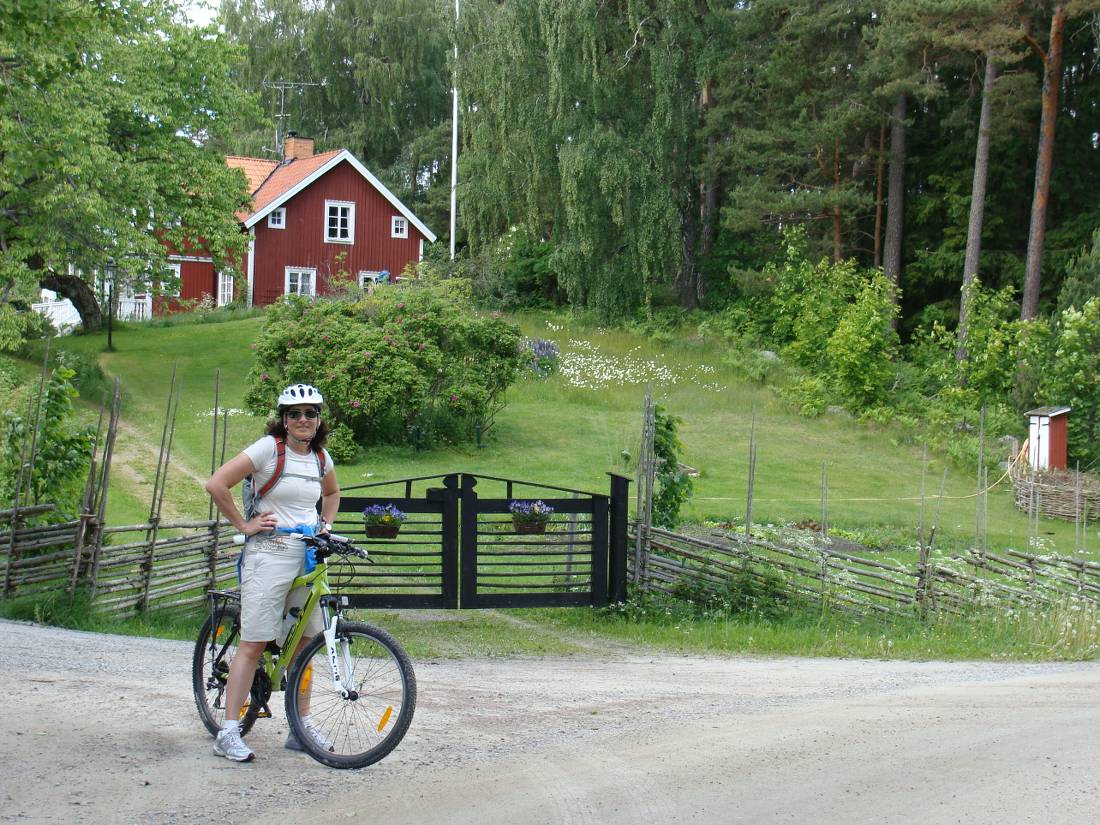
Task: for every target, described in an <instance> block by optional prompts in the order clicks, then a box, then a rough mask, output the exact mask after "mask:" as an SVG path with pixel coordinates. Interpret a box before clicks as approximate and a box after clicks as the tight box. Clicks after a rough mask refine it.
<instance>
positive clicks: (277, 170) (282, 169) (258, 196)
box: [225, 149, 342, 220]
mask: <svg viewBox="0 0 1100 825" xmlns="http://www.w3.org/2000/svg"><path fill="white" fill-rule="evenodd" d="M341 151H342V150H340V149H336V150H334V151H332V152H322V153H321V154H319V155H314V156H313V157H309V158H292V159H291V160H286V161H283V162H282V163H280V162H279V161H277V160H266V159H264V158H244V157H239V156H236V155H230V156H229V157H227V158H226V159H225V163H226V165H227V166H229V167H231V168H235V169H241V170H243V171H244V173H245V176H246V177H247V178H248V188H249V190H250V191H251V192H252V209H251V211H248V212H238V213H237V217H238V218H240V219H241V220H245V219H247V218H248V216H249V215H254V214H256V213H257V212H259V211H261V210H262V209H263V208H264V207H265V206H267V205H268V204H269V203H271V202H272V201H275V200H278V199H279V198H280V197H281V196H282V195H283V194H284V193H285V192H286V191H287V190H289V189H293V188H294V187H295V186H297V185H298V184H299V183H301V182H302V181H303V180H305V179H306V178H308V177H309V176H310V175H312V174H313V173H314V172H316V171H317V170H318V169H320V168H321V167H322V166H324V165H325V164H326V163H328V162H329V161H330V160H332V159H333V158H334V157H336V156H337V155H338V154H340V152H341Z"/></svg>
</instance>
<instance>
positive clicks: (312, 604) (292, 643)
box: [260, 559, 351, 699]
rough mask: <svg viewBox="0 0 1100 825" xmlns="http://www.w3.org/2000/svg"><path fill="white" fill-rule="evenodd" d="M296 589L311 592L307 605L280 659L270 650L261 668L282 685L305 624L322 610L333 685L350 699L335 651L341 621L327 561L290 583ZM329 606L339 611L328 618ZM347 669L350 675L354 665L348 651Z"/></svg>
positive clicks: (280, 654)
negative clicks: (330, 586) (329, 584)
mask: <svg viewBox="0 0 1100 825" xmlns="http://www.w3.org/2000/svg"><path fill="white" fill-rule="evenodd" d="M295 587H305V588H306V589H307V590H308V595H307V596H306V601H305V604H303V605H302V609H301V612H300V613H299V614H298V620H297V621H296V622H294V626H293V627H291V628H290V632H289V633H288V634H287V637H286V640H285V641H284V642H283V644H282V648H281V650H280V653H279V656H278V659H277V660H276V657H275V656H274V655H272V654H271V652H270V651H266V650H265V651H264V653H263V655H262V656H261V658H260V662H261V666H262V667H263V669H264V671H265V672H266V673H267V675H268V678H270V679H271V684H272V685H278V684H281V682H282V676H283V675H284V674H285V673H286V671H287V670H288V669H289V668H290V665H291V662H292V661H293V658H294V652H295V651H297V649H298V645H299V644H301V641H302V638H303V637H304V635H305V630H306V622H307V621H308V620H309V617H310V616H311V615H313V611H314V610H315V609H316V608H318V607H320V610H321V620H322V622H323V626H324V630H323V631H322V632H323V633H324V637H325V646H326V647H327V648H328V656H329V665H330V666H331V668H332V686H333V688H334V689H335V690H336V692H337V693H339V694H340V695H341V696H343V697H344V698H345V699H347V698H348V696H349V695H350V694H351V691H350V690H349V689H348V688H346V687H344V684H343V680H342V679H341V678H340V657H339V656H338V654H337V651H336V629H337V625H338V623H339V619H340V604H339V603H338V602H337V601H336V599H337V597H336V596H333V594H332V590H331V588H329V586H328V559H325V560H323V561H320V562H318V563H317V569H316V570H314V571H313V572H312V573H307V574H306V575H304V576H298V577H297V578H296V579H294V581H293V582H292V583H291V589H292V590H293V589H294V588H295ZM330 606H332V607H335V608H336V610H335V615H333V616H330V615H329V607H330ZM344 670H345V672H346V673H350V672H351V662H350V661H348V660H347V651H346V650H345V651H344Z"/></svg>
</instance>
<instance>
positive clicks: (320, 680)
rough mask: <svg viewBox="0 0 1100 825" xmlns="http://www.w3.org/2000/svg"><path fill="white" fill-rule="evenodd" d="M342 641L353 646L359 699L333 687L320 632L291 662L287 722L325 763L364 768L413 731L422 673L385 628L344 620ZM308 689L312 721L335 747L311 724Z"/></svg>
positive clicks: (353, 675)
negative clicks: (306, 716) (303, 698)
mask: <svg viewBox="0 0 1100 825" xmlns="http://www.w3.org/2000/svg"><path fill="white" fill-rule="evenodd" d="M336 639H337V644H338V645H340V644H348V645H350V646H351V647H350V650H349V651H348V655H349V657H350V659H351V662H352V667H351V670H352V673H351V678H350V680H349V681H350V682H351V685H350V686H351V687H353V689H354V690H355V691H356V697H355V698H352V699H345V698H344V697H343V696H342V695H340V694H338V693H337V692H336V691H335V689H334V688H333V686H332V679H331V676H330V674H331V666H330V664H329V659H328V648H327V647H326V645H325V637H324V634H322V633H318V634H317V635H316V636H314V637H313V638H312V639H311V640H310V641H309V643H308V644H307V646H306V647H305V648H304V649H303V650H302V652H301V654H300V655H299V656H298V657H296V658H295V660H294V662H293V664H292V666H291V671H290V676H289V677H288V679H287V689H286V715H287V720H288V721H289V722H290V729H291V730H292V731H293V732H294V734H295V735H296V736H297V737H298V741H299V742H300V743H301V744H302V747H303V749H304V750H305V751H306V752H307V753H308V754H309V755H310V756H312V757H313V758H314V759H316V760H317V761H318V762H320V763H321V764H323V765H328V766H329V767H331V768H364V767H366V766H367V765H372V764H374V763H375V762H377V761H378V760H380V759H382V758H384V757H385V756H386V755H388V754H389V753H390V752H391V751H392V750H393V749H394V748H396V747H397V746H398V744H399V743H400V742H401V740H402V739H403V738H404V736H405V733H406V732H407V731H408V729H409V725H410V724H411V723H412V717H413V712H414V711H415V710H416V675H415V674H414V673H413V667H412V662H411V661H410V660H409V656H408V654H407V653H405V649H404V648H403V647H401V645H400V643H399V642H398V641H397V640H396V639H394V638H393V636H391V635H390V634H389V633H387V632H386V631H385V630H382V629H380V628H377V627H374V626H373V625H369V624H365V623H362V622H341V623H340V626H339V629H338V631H337V634H336ZM341 668H343V665H341ZM314 673H317V674H318V675H317V677H316V678H315V677H314V676H313V674H314ZM321 674H323V675H321ZM305 691H308V692H309V693H310V700H309V701H310V719H311V721H312V723H313V725H314V726H315V727H316V729H317V730H318V731H319V732H320V733H321V735H322V736H323V737H325V739H326V740H327V742H328V744H329V745H330V747H331V750H328V749H326V748H324V747H322V745H321V744H320V743H318V742H317V741H316V740H315V739H314V738H313V736H312V735H311V734H310V733H309V732H308V731H307V730H306V728H305V724H304V722H303V721H302V713H301V709H300V708H299V706H298V701H297V698H298V695H299V693H302V692H305Z"/></svg>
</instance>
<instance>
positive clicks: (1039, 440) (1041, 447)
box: [1027, 407, 1070, 470]
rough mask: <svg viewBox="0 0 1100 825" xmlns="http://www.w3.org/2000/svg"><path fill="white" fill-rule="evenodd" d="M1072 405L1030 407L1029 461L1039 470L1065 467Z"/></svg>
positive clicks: (1028, 431) (1028, 429)
mask: <svg viewBox="0 0 1100 825" xmlns="http://www.w3.org/2000/svg"><path fill="white" fill-rule="evenodd" d="M1069 411H1070V408H1069V407H1038V408H1037V409H1034V410H1029V411H1028V413H1027V416H1028V427H1027V460H1028V463H1030V464H1031V466H1032V467H1034V468H1035V469H1036V470H1064V469H1066V464H1067V460H1068V459H1067V456H1068V448H1069V432H1068V429H1067V424H1068V422H1069Z"/></svg>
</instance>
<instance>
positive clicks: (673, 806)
mask: <svg viewBox="0 0 1100 825" xmlns="http://www.w3.org/2000/svg"><path fill="white" fill-rule="evenodd" d="M0 631H2V632H3V634H4V637H5V639H6V642H7V643H6V644H5V645H4V646H3V648H2V649H0V678H2V679H3V684H4V685H5V687H6V690H5V696H6V698H5V701H3V702H2V703H0V745H2V747H3V750H4V766H3V768H2V770H0V822H19V823H32V822H33V823H58V822H77V823H158V824H159V823H190V822H227V823H237V822H239V823H254V822H260V821H262V820H271V819H272V818H274V820H275V821H279V822H285V823H326V825H328V824H330V823H339V822H346V821H352V822H357V823H362V825H375V824H376V823H377V824H381V823H385V825H401V824H403V823H410V824H412V823H425V825H428V824H429V823H430V824H431V825H450V823H455V825H461V824H462V823H470V825H473V823H477V825H492V824H493V823H501V824H502V825H504V824H505V823H507V825H513V823H515V824H517V825H541V823H548V824H549V823H555V825H556V824H557V823H608V825H634V824H635V823H638V824H639V825H641V824H642V823H645V824H646V825H650V824H651V823H654V824H657V825H659V824H660V823H715V824H716V825H733V824H734V823H814V825H817V824H818V823H821V824H822V825H832V824H833V823H836V825H840V824H841V823H843V825H858V823H920V824H921V825H938V824H939V823H965V825H982V824H983V823H991V824H992V823H997V825H1017V823H1041V824H1042V825H1062V824H1063V823H1067V824H1068V823H1073V825H1078V824H1079V825H1094V824H1095V823H1100V664H1096V663H1087V664H1070V665H1015V664H994V663H943V662H925V663H909V662H881V661H866V660H825V659H794V658H786V659H766V658H717V657H687V656H683V657H681V656H663V655H654V656H646V655H636V654H625V653H622V652H619V651H609V652H608V653H606V654H605V655H585V656H579V657H572V658H551V659H542V658H522V659H488V660H486V659H471V660H459V661H450V660H444V661H423V660H422V661H418V662H416V668H417V678H418V682H419V687H420V701H419V703H418V707H417V711H416V717H415V719H414V721H413V726H412V729H411V730H410V732H409V735H408V736H407V737H406V739H405V741H404V742H403V743H402V744H401V746H400V747H399V748H398V749H397V751H396V752H394V753H393V754H392V755H391V756H390V757H389V758H387V759H386V760H384V761H383V762H381V763H379V764H378V765H375V766H373V767H371V768H367V769H365V770H363V771H357V772H355V771H353V772H342V771H333V770H329V769H327V768H324V767H322V766H320V765H318V764H316V763H314V762H313V761H311V760H310V759H309V758H308V757H306V756H304V755H302V754H298V753H292V752H290V751H286V750H284V749H283V748H282V741H283V737H284V736H285V735H286V724H285V722H283V720H282V718H281V716H282V714H281V711H280V712H279V714H278V717H277V718H276V719H272V720H262V721H261V722H259V723H258V725H257V729H256V731H255V732H254V733H253V734H252V735H251V736H250V738H249V741H250V742H251V743H252V745H253V747H254V748H255V749H256V750H257V753H258V754H259V758H258V759H257V761H256V762H254V763H251V764H248V765H232V764H230V763H228V762H227V761H225V760H223V759H218V758H216V757H214V756H213V755H212V754H211V741H210V739H209V738H208V737H207V735H206V733H205V730H204V729H203V728H202V726H201V724H200V723H199V722H198V719H197V717H196V715H195V711H194V706H193V703H192V699H191V688H190V659H191V646H190V645H188V644H185V643H180V642H170V641H163V640H158V639H134V638H127V637H121V636H106V635H99V634H93V633H81V632H77V631H64V630H54V629H48V628H41V627H37V626H33V625H27V624H20V623H12V622H0ZM280 704H281V702H280Z"/></svg>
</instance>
